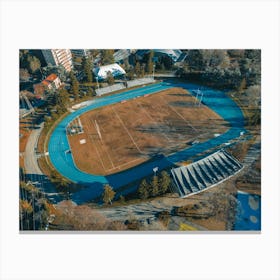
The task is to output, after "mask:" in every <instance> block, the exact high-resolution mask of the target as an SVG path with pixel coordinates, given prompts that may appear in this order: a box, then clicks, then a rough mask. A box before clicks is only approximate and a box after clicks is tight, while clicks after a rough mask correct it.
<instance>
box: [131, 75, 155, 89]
mask: <svg viewBox="0 0 280 280" xmlns="http://www.w3.org/2000/svg"><path fill="white" fill-rule="evenodd" d="M154 82H155V80H154V79H153V78H150V77H147V78H142V79H137V80H132V81H127V87H128V88H131V87H136V86H141V85H146V84H151V83H154Z"/></svg>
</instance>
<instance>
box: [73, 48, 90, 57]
mask: <svg viewBox="0 0 280 280" xmlns="http://www.w3.org/2000/svg"><path fill="white" fill-rule="evenodd" d="M71 53H72V56H75V57H87V56H88V52H87V50H86V49H71Z"/></svg>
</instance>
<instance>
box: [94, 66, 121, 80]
mask: <svg viewBox="0 0 280 280" xmlns="http://www.w3.org/2000/svg"><path fill="white" fill-rule="evenodd" d="M108 72H111V73H112V75H113V77H116V76H120V75H124V74H125V71H124V69H123V68H122V67H121V66H120V65H118V64H117V63H113V64H109V65H104V66H99V67H96V68H94V69H93V73H94V75H95V76H96V77H98V79H106V78H107V75H108Z"/></svg>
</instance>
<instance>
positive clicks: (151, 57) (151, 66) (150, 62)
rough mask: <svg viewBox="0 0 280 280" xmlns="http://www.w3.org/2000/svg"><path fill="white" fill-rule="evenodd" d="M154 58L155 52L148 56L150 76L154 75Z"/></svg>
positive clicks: (147, 69) (147, 67)
mask: <svg viewBox="0 0 280 280" xmlns="http://www.w3.org/2000/svg"><path fill="white" fill-rule="evenodd" d="M153 57H154V52H153V51H150V52H149V54H148V61H147V65H146V71H147V73H148V74H152V72H153V67H154V63H153Z"/></svg>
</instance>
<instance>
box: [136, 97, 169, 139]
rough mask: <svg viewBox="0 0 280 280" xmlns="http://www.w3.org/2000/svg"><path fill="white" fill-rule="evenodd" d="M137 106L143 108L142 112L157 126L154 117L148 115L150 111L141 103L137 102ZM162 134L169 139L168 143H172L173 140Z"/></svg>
mask: <svg viewBox="0 0 280 280" xmlns="http://www.w3.org/2000/svg"><path fill="white" fill-rule="evenodd" d="M136 104H138V105H140V107H141V108H142V110H143V111H144V113H145V115H146V116H147V117H148V118H149V119H150V120H151V121H152V122H153V123H155V124H157V123H158V122H157V121H155V120H154V119H153V118H152V116H151V115H150V114H149V113H148V111H147V110H146V109H145V108H144V107H143V106H142V104H141V103H140V102H136ZM160 134H162V136H163V137H165V138H166V139H167V141H168V142H172V140H171V139H170V138H169V137H168V136H167V135H166V134H165V133H164V132H161V133H160Z"/></svg>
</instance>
